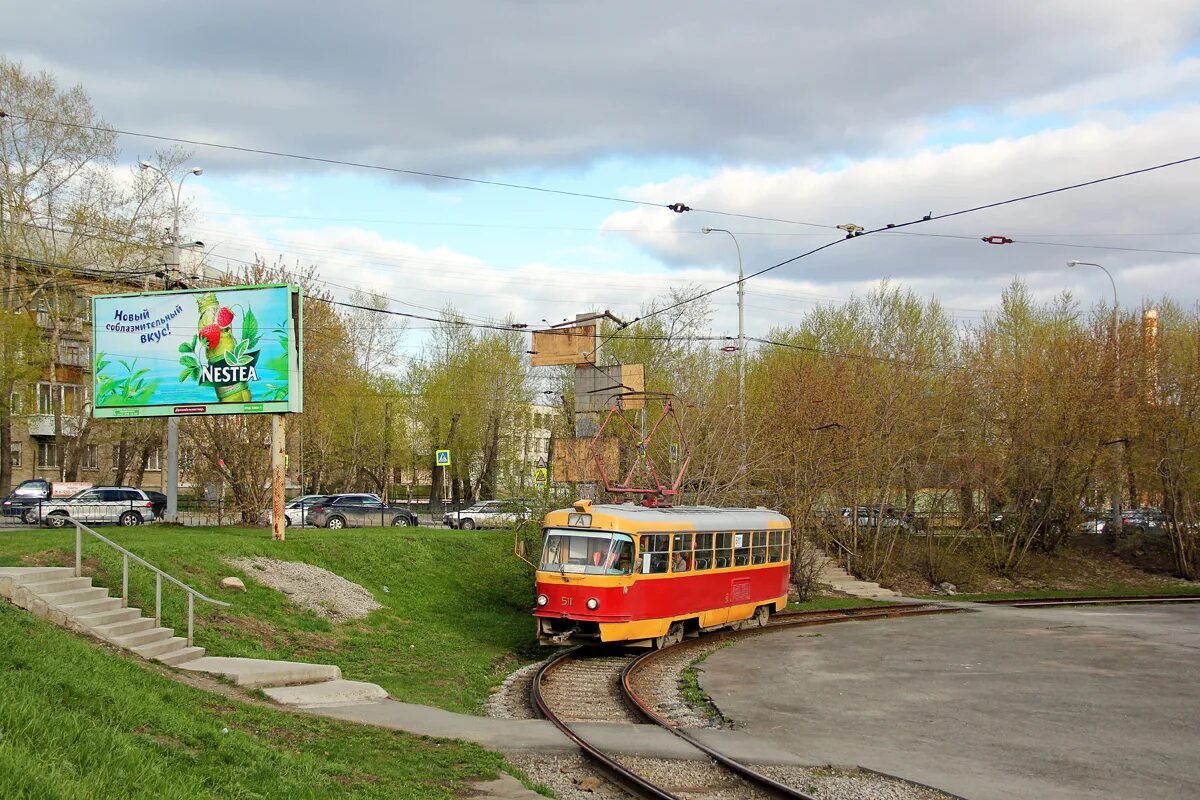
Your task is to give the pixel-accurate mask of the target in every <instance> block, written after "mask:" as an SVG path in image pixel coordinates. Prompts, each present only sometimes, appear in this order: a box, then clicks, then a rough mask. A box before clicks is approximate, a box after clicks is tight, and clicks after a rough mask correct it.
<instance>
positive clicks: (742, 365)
mask: <svg viewBox="0 0 1200 800" xmlns="http://www.w3.org/2000/svg"><path fill="white" fill-rule="evenodd" d="M700 230H701V232H702V233H705V234H709V233H712V232H714V231H716V232H717V233H727V234H729V238H730V239H733V247H734V249H735V250H737V259H738V425H739V434H740V438H741V449H742V463H741V466H740V471H741V477H742V480H745V479H746V281H745V278H744V277H743V275H742V246H741V245H740V244H738V240H737V237H736V236H734V235H733V231H729V230H726V229H725V228H710V227H704V228H701V229H700Z"/></svg>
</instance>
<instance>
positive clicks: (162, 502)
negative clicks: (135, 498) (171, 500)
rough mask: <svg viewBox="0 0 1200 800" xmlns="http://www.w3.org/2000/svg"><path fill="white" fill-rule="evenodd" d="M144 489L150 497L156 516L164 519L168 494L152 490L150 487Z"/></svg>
mask: <svg viewBox="0 0 1200 800" xmlns="http://www.w3.org/2000/svg"><path fill="white" fill-rule="evenodd" d="M142 491H143V492H145V493H146V497H149V498H150V503H151V506H150V510H151V511H153V512H154V518H155V519H162V518H163V514H164V513H165V512H166V510H167V496H166V495H165V494H163V493H162V492H152V491H150V490H149V489H142Z"/></svg>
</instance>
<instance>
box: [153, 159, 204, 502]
mask: <svg viewBox="0 0 1200 800" xmlns="http://www.w3.org/2000/svg"><path fill="white" fill-rule="evenodd" d="M138 167H140V168H141V169H143V170H147V169H148V170H151V171H152V172H156V173H158V176H159V177H160V178H161V179H162V180H164V181H166V182H167V188H168V189H169V190H170V191H171V217H172V222H171V245H170V255H169V257H168V261H167V263H166V264H164V265H163V283H164V286H163V288H165V289H173V288H175V284H177V283H178V282H179V250H180V247H179V194H180V192H182V191H183V182H184V181H185V180H186V179H187V176H188V175H200V174H202V173H203V172H204V170H202V169H200V167H192V168H191V169H189V170H188V171H187V172H185V173H184V174H183V177H181V178H180V179H179V183H177V184H172V183H171V178H170V176H168V175H167V173H166V172H164V171H162V170H161V169H159V168H158V167H156V166H154V165H153V164H151V163H150V162H149V161H141V162H139V163H138ZM166 483H167V486H166V489H167V507H166V508H165V509H164V510H163V516H164V517H165V518H166V520H167V522H172V523H175V522H179V417H167V481H166Z"/></svg>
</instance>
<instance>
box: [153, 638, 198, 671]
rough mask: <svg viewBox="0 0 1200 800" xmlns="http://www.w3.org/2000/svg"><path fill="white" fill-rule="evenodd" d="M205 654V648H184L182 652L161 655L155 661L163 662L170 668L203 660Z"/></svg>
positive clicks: (172, 651)
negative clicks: (199, 659) (198, 659)
mask: <svg viewBox="0 0 1200 800" xmlns="http://www.w3.org/2000/svg"><path fill="white" fill-rule="evenodd" d="M185 644H186V642H185ZM204 653H205V650H204V648H203V647H184V648H182V649H180V650H170V651H168V652H166V653H163V654H161V655H157V656H155V657H154V660H155V661H161V662H162V663H164V664H166V665H167V666H169V667H177V666H179V665H180V664H186V663H187V662H189V661H195V660H196V659H197V658H203V657H204Z"/></svg>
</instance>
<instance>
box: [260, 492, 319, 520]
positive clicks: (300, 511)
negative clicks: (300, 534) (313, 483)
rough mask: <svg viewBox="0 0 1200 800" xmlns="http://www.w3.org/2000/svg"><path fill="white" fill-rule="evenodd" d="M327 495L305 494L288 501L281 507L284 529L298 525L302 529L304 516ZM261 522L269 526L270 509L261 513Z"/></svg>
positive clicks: (271, 516) (272, 516)
mask: <svg viewBox="0 0 1200 800" xmlns="http://www.w3.org/2000/svg"><path fill="white" fill-rule="evenodd" d="M328 496H329V495H324V494H306V495H302V496H300V497H297V498H295V499H294V500H289V501H288V502H287V503H286V504H284V506H283V524H284V526H285V527H289V528H290V527H291V526H293V525H299V526H301V527H303V526H304V525H305V524H307V523H306V522H305V516H306V515H307V514H308V513H309V512H310V511H312V507H313V506H315V505H316V504H317V503H319V502H321V501H322V500H324V499H325V498H326V497H328ZM262 518H263V522H264V523H265V524H267V525H270V524H271V520H272V519H273V518H274V515H273V514H272V513H271V509H269V508H268V509H267V510H266V511H264V512H263V513H262Z"/></svg>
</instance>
